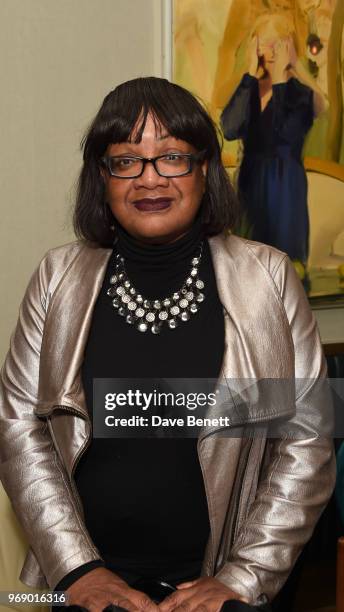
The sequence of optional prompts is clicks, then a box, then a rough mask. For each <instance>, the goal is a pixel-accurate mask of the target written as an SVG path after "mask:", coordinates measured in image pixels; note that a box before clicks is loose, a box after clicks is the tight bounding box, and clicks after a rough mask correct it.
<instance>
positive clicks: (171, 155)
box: [164, 153, 183, 161]
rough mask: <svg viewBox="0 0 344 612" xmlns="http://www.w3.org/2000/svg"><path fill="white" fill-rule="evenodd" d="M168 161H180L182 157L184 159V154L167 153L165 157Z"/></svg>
mask: <svg viewBox="0 0 344 612" xmlns="http://www.w3.org/2000/svg"><path fill="white" fill-rule="evenodd" d="M164 159H166V160H167V161H179V160H180V159H183V156H182V155H178V154H177V153H169V154H168V155H165V158H164Z"/></svg>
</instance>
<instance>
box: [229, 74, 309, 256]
mask: <svg viewBox="0 0 344 612" xmlns="http://www.w3.org/2000/svg"><path fill="white" fill-rule="evenodd" d="M272 89H273V91H272V97H271V99H270V100H269V103H268V104H267V106H266V107H265V109H264V110H263V111H261V103H260V97H259V83H258V79H256V78H255V77H252V76H251V75H249V74H245V75H244V76H243V78H242V80H241V82H240V84H239V86H238V87H237V89H236V91H235V92H234V94H233V96H232V97H231V99H230V100H229V102H228V104H227V106H226V107H225V109H224V110H223V113H222V115H221V125H222V129H223V133H224V136H225V138H226V139H227V140H236V139H242V140H243V145H244V155H243V160H242V164H241V167H240V171H239V178H238V195H239V199H240V201H241V203H242V208H243V213H244V218H245V225H246V231H245V232H244V233H245V235H246V236H247V237H249V238H251V239H252V240H257V241H259V242H265V243H266V244H270V245H272V246H275V247H277V248H278V249H280V250H282V251H285V252H286V253H288V255H289V257H290V258H291V259H294V260H299V261H301V262H303V263H304V264H306V262H307V258H308V240H309V218H308V206H307V177H306V172H305V170H304V166H303V163H302V158H301V153H302V147H303V143H304V139H305V136H306V134H307V132H308V130H309V129H310V127H311V125H312V123H313V117H314V111H313V91H312V89H310V88H309V87H307V86H306V85H303V84H302V83H300V82H299V81H298V80H297V79H296V78H294V77H292V78H290V79H289V81H287V82H286V83H278V84H276V85H273V86H272Z"/></svg>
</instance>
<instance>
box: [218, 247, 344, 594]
mask: <svg viewBox="0 0 344 612" xmlns="http://www.w3.org/2000/svg"><path fill="white" fill-rule="evenodd" d="M274 281H275V284H276V287H277V289H278V292H279V294H280V297H281V302H282V304H281V305H282V307H283V308H284V310H285V313H286V316H287V318H288V322H289V328H290V331H291V334H292V339H293V344H294V349H295V377H296V381H295V384H296V413H295V417H293V419H292V420H291V422H289V423H288V425H290V427H291V428H292V431H293V434H292V435H288V432H286V434H285V435H283V436H282V435H281V436H280V437H279V438H277V437H272V436H271V435H270V436H269V438H268V441H267V447H266V452H265V461H264V462H263V468H262V470H261V473H260V477H259V482H258V487H257V492H256V496H255V499H254V501H253V503H252V504H251V506H250V508H249V509H247V515H246V517H245V519H244V521H243V524H242V526H241V528H240V529H239V532H238V534H237V537H236V539H235V541H234V544H233V547H232V549H231V551H230V555H229V558H228V560H227V562H226V563H225V565H224V566H223V567H222V568H221V570H220V571H219V572H218V573H217V574H216V578H217V579H218V580H220V581H221V582H223V583H225V584H226V585H227V586H229V587H230V588H232V589H233V590H234V591H236V592H238V593H239V594H241V595H242V596H243V597H245V598H247V600H248V601H249V602H250V603H253V604H256V605H258V604H259V603H264V601H266V600H267V599H270V600H271V599H273V598H274V597H275V596H276V595H277V593H278V592H279V590H280V589H281V587H282V586H283V584H284V582H285V580H286V579H287V577H288V574H289V573H290V571H291V569H292V567H293V565H294V563H295V561H296V559H297V557H298V555H299V554H300V552H301V550H302V548H303V546H304V544H305V543H306V542H307V541H308V540H309V538H310V537H311V534H312V532H313V529H314V527H315V524H316V522H317V521H318V519H319V517H320V515H321V512H322V511H323V509H324V507H325V506H326V503H327V501H328V499H329V497H330V495H331V493H332V491H333V488H334V484H335V457H334V447H333V442H332V439H331V435H332V403H331V399H330V395H329V390H328V385H327V384H326V374H327V371H326V361H325V358H324V355H323V351H322V347H321V342H320V338H319V334H318V331H317V327H316V322H315V318H314V316H313V313H312V312H311V309H310V307H309V304H308V300H307V297H306V294H305V292H304V289H303V287H302V285H301V283H300V281H299V279H298V277H297V275H296V272H295V270H294V267H293V265H292V263H291V262H290V260H289V258H287V257H285V258H283V259H282V261H281V264H280V265H279V267H278V270H277V271H276V273H275V276H274Z"/></svg>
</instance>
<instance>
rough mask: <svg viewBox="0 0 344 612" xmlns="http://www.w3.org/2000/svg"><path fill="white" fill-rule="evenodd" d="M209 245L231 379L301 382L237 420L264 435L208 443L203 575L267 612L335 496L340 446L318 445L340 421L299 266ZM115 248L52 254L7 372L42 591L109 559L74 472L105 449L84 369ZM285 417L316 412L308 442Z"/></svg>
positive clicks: (33, 575) (2, 435)
mask: <svg viewBox="0 0 344 612" xmlns="http://www.w3.org/2000/svg"><path fill="white" fill-rule="evenodd" d="M208 240H209V244H210V248H211V255H212V260H213V263H214V269H215V274H216V280H217V287H218V292H219V296H220V300H221V302H222V304H223V312H224V318H225V353H224V357H223V363H222V371H221V375H220V377H219V381H220V380H226V379H228V380H229V379H240V380H244V379H267V378H269V379H289V380H292V381H293V389H294V392H293V393H292V394H288V393H286V394H285V397H282V399H281V401H271V402H268V401H266V402H264V401H263V402H258V404H257V403H254V402H252V404H250V401H248V402H247V404H246V409H245V410H243V411H242V412H240V411H239V412H237V413H236V420H235V422H234V421H233V426H234V424H235V427H236V428H237V431H239V432H240V431H241V432H246V431H247V427H248V426H252V424H254V423H258V422H259V423H262V424H264V426H265V433H264V427H263V433H262V431H261V432H260V435H259V436H253V435H252V436H250V435H242V436H241V435H238V436H236V437H221V436H220V435H218V434H219V432H218V431H217V430H216V428H212V429H207V428H204V429H203V430H202V431H201V433H200V435H199V438H198V446H197V448H198V455H199V461H200V465H201V469H202V473H203V478H204V484H205V490H206V495H207V502H208V509H209V519H210V525H211V533H210V536H209V541H208V544H207V547H206V552H205V557H204V562H203V568H202V575H208V576H215V577H216V578H218V579H219V580H220V581H222V582H223V583H224V584H226V585H227V586H228V587H230V588H232V589H233V590H234V591H236V592H238V593H240V594H241V595H242V596H243V597H246V598H247V599H248V600H249V601H250V602H252V603H259V602H263V601H264V600H266V598H272V597H274V595H275V594H276V593H277V592H278V591H279V589H280V588H281V586H282V585H283V583H284V581H285V580H286V578H287V576H288V574H289V572H290V570H291V568H292V566H293V564H294V563H295V561H296V558H297V556H298V554H299V553H300V551H301V549H302V546H303V545H304V543H305V542H306V541H307V540H308V539H309V538H310V536H311V534H312V531H313V528H314V526H315V523H316V521H317V520H318V518H319V515H320V514H321V512H322V510H323V508H324V506H325V504H326V502H327V500H328V499H329V496H330V495H331V492H332V490H333V486H334V479H335V468H334V452H333V445H332V442H331V440H330V435H328V436H321V435H319V431H320V430H322V429H325V430H326V429H327V423H325V420H326V419H330V417H329V413H328V411H327V409H326V405H325V404H326V398H325V400H323V399H321V400H319V399H317V400H314V397H313V396H314V394H313V393H312V391H313V388H314V386H315V385H316V383H317V382H319V380H323V379H326V362H325V360H324V356H323V353H322V348H321V344H320V339H319V335H318V331H317V328H316V323H315V320H314V317H313V315H312V313H311V310H310V308H309V305H308V301H307V298H306V296H305V293H304V290H303V288H302V286H301V283H300V281H299V280H298V278H297V276H296V273H295V271H294V268H293V265H292V264H291V262H290V260H289V259H288V257H287V256H286V255H285V254H284V253H282V252H280V251H278V250H277V249H274V248H272V247H268V246H266V245H263V244H260V243H258V242H253V241H248V240H244V239H242V238H238V237H236V236H234V235H228V234H226V235H225V234H221V235H218V236H215V237H212V238H209V239H208ZM111 252H112V251H111V249H105V248H99V247H93V246H92V245H90V244H86V243H83V242H80V241H77V242H73V243H71V244H67V245H65V246H61V247H58V248H55V249H52V250H50V251H48V253H47V254H46V255H45V257H44V258H43V260H42V261H41V263H40V265H39V266H38V268H37V270H36V271H35V272H34V274H33V276H32V278H31V280H30V282H29V285H28V288H27V290H26V293H25V296H24V299H23V302H22V304H21V307H20V315H19V319H18V323H17V326H16V329H15V331H14V333H13V335H12V338H11V347H10V350H9V352H8V355H7V358H6V361H5V364H4V366H3V368H2V373H1V394H0V476H1V480H2V483H3V486H4V488H5V490H6V492H7V494H8V496H9V498H10V500H11V502H12V505H13V509H14V512H15V513H16V515H17V517H18V519H19V521H20V523H21V525H22V527H23V529H24V531H25V534H26V537H27V539H28V541H29V543H30V548H29V551H28V553H27V556H26V559H25V563H24V566H23V568H22V571H21V574H20V579H21V580H22V582H23V583H25V584H27V585H28V586H31V587H38V588H46V587H50V588H53V587H54V586H55V585H56V584H57V583H58V582H59V581H60V580H61V579H62V578H63V576H65V575H66V574H67V573H68V572H70V571H71V570H73V569H74V568H76V567H78V566H80V565H82V564H84V563H86V562H88V561H91V560H93V559H97V558H101V555H100V553H99V552H98V550H97V549H96V547H95V545H94V544H93V542H92V540H91V538H90V535H89V534H88V532H87V529H86V527H85V524H84V520H83V510H82V506H81V501H80V498H79V496H78V493H77V490H76V486H75V482H74V479H73V473H74V471H75V468H76V465H77V462H78V460H79V459H80V457H81V455H82V454H83V452H84V451H85V449H86V448H87V446H88V445H89V444H90V443H91V440H92V426H91V423H90V419H89V417H88V413H87V409H86V404H85V396H84V391H83V388H82V383H81V373H80V370H81V364H82V361H83V353H84V347H85V344H86V341H87V337H88V331H89V327H90V323H91V318H92V311H93V308H94V305H95V301H96V299H97V296H98V293H99V291H100V289H101V286H102V281H103V278H104V274H105V269H106V266H107V263H108V259H109V256H110V254H111ZM205 358H206V354H205ZM295 381H296V383H295ZM318 397H319V395H317V398H318ZM320 397H322V396H321V395H320ZM281 415H287V416H289V417H290V418H291V419H295V420H297V419H301V420H302V418H303V417H302V415H308V416H310V418H309V419H306V420H305V423H302V422H301V423H300V425H301V426H303V427H304V429H305V430H306V433H307V435H304V436H302V437H301V438H298V437H296V438H295V437H293V436H292V437H289V436H287V435H283V436H281V437H280V438H275V437H271V436H269V426H270V424H271V423H272V422H273V421H275V420H276V419H278V418H279V417H280V416H281ZM300 415H301V416H300ZM330 427H331V424H330V423H328V431H330Z"/></svg>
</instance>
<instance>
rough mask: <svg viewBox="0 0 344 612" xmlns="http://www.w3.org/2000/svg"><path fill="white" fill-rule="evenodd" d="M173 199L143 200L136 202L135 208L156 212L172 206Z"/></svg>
mask: <svg viewBox="0 0 344 612" xmlns="http://www.w3.org/2000/svg"><path fill="white" fill-rule="evenodd" d="M171 203H172V198H155V199H154V198H143V199H142V200H136V201H135V202H134V206H135V208H137V209H138V210H142V211H146V212H147V211H148V212H155V211H156V210H163V209H164V208H168V207H169V206H171Z"/></svg>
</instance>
